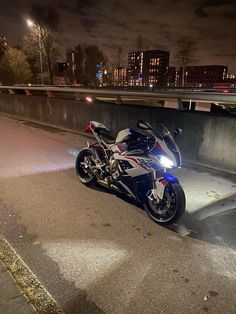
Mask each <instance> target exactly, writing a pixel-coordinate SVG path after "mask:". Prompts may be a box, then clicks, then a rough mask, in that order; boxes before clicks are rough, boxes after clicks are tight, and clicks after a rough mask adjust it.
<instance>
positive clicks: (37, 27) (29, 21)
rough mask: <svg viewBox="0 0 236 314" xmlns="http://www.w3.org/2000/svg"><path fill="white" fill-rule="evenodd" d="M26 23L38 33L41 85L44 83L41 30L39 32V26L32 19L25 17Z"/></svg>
mask: <svg viewBox="0 0 236 314" xmlns="http://www.w3.org/2000/svg"><path fill="white" fill-rule="evenodd" d="M26 23H27V25H28V26H29V27H30V28H31V29H35V30H36V32H37V35H38V45H39V63H40V76H41V85H43V84H44V81H43V55H42V40H41V32H40V26H38V25H36V24H35V23H34V22H33V21H32V20H30V19H27V21H26Z"/></svg>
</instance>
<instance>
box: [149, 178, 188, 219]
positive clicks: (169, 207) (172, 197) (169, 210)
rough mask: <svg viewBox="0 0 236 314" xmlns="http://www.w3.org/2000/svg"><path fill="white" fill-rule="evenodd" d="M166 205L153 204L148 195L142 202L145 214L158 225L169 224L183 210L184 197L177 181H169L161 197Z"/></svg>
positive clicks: (181, 213) (180, 214)
mask: <svg viewBox="0 0 236 314" xmlns="http://www.w3.org/2000/svg"><path fill="white" fill-rule="evenodd" d="M163 200H164V202H165V201H166V203H167V204H166V205H164V202H163V205H159V204H154V202H153V201H151V200H150V199H149V198H148V197H146V199H145V202H144V208H145V210H146V212H147V214H148V215H149V216H150V217H151V219H152V220H154V221H155V222H156V223H158V224H159V225H170V224H173V223H174V222H175V221H177V220H178V219H179V218H180V217H181V216H182V215H183V214H184V211H185V206H186V199H185V194H184V191H183V188H182V187H181V185H180V184H179V183H169V184H168V185H167V186H166V191H165V194H164V197H163Z"/></svg>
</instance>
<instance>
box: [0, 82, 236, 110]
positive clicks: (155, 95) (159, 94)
mask: <svg viewBox="0 0 236 314" xmlns="http://www.w3.org/2000/svg"><path fill="white" fill-rule="evenodd" d="M4 90H6V91H8V93H9V94H15V93H17V91H20V90H23V91H24V93H25V95H27V96H30V95H33V92H36V91H39V92H45V94H46V95H47V96H48V97H53V96H54V93H56V94H57V93H73V94H75V95H76V98H79V96H80V95H81V96H84V97H86V96H93V97H111V98H115V99H117V102H120V103H122V98H130V99H132V98H136V99H153V100H154V99H156V100H177V101H178V102H179V103H182V102H183V101H187V102H197V101H200V102H206V103H215V104H223V105H226V106H230V105H232V106H234V105H236V93H221V92H202V91H188V90H181V91H179V90H177V91H173V90H172V91H146V92H144V91H128V90H127V91H126V90H110V89H103V88H101V89H92V88H71V87H54V86H43V87H42V86H40V87H39V86H1V85H0V92H1V91H4Z"/></svg>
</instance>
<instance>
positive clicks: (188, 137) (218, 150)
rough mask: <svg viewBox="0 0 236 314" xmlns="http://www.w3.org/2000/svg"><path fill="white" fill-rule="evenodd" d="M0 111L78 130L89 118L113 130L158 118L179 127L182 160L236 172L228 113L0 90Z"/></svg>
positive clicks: (235, 141)
mask: <svg viewBox="0 0 236 314" xmlns="http://www.w3.org/2000/svg"><path fill="white" fill-rule="evenodd" d="M0 111H2V112H6V113H9V114H17V115H19V116H21V117H24V118H29V119H31V120H32V119H33V120H37V121H41V122H44V123H48V124H51V125H55V126H62V127H65V128H70V129H74V130H78V131H83V130H84V129H85V127H86V125H87V124H88V121H90V120H95V121H101V122H102V123H104V124H105V125H107V126H108V127H109V128H111V130H112V131H113V132H114V133H116V132H117V131H119V130H120V129H122V128H126V127H135V122H136V121H137V120H138V119H144V120H147V121H149V123H150V124H151V125H152V126H153V127H154V128H155V125H156V123H158V122H162V123H164V124H166V125H167V126H168V127H169V128H170V129H171V130H173V129H175V128H176V127H180V128H182V129H183V134H182V135H180V136H179V138H178V144H179V146H180V149H181V152H182V156H183V159H184V160H190V161H195V162H196V161H197V162H202V163H205V164H207V165H209V166H214V167H219V168H222V169H225V170H230V171H234V172H236V118H234V117H231V116H230V117H226V116H219V115H212V114H210V113H200V112H184V111H178V110H174V109H167V108H165V109H164V108H155V107H144V106H133V105H114V104H103V103H85V102H81V101H76V100H69V99H67V100H66V99H59V98H58V99H57V98H55V99H53V98H46V97H42V96H28V97H27V96H24V95H7V94H0Z"/></svg>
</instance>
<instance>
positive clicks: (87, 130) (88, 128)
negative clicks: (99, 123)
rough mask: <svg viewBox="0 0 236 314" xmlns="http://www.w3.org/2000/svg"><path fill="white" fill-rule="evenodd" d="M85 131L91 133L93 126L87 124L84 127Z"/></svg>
mask: <svg viewBox="0 0 236 314" xmlns="http://www.w3.org/2000/svg"><path fill="white" fill-rule="evenodd" d="M85 132H86V133H93V128H92V126H91V124H89V125H88V126H87V127H86V129H85Z"/></svg>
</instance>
